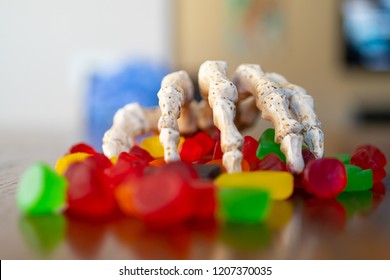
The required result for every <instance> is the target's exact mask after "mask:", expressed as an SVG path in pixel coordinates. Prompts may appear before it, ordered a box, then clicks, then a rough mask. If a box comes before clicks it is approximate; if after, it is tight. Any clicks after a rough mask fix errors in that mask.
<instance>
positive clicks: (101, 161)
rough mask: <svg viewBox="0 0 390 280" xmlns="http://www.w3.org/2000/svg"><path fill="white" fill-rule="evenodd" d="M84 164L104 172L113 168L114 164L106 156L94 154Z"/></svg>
mask: <svg viewBox="0 0 390 280" xmlns="http://www.w3.org/2000/svg"><path fill="white" fill-rule="evenodd" d="M84 162H85V163H86V164H89V165H91V166H92V167H96V168H99V169H102V170H104V169H106V168H110V167H111V166H112V162H111V161H110V160H109V159H108V158H107V157H106V156H105V155H104V154H94V155H92V156H90V157H87V158H86V159H85V160H84Z"/></svg>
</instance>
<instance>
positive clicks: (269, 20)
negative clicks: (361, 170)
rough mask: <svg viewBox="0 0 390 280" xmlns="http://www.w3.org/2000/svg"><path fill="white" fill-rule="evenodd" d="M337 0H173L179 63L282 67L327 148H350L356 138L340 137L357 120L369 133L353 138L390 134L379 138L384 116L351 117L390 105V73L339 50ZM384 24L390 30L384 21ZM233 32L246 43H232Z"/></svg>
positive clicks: (350, 131)
mask: <svg viewBox="0 0 390 280" xmlns="http://www.w3.org/2000/svg"><path fill="white" fill-rule="evenodd" d="M342 2H343V1H339V0H329V1H310V0H294V1H289V0H279V1H277V0H270V1H268V0H260V1H245V0H243V1H239V0H238V1H235V0H215V1H207V0H198V1H192V0H181V1H180V0H179V1H177V2H176V3H177V8H178V11H177V13H176V15H177V21H176V23H177V24H176V32H177V33H176V34H177V50H178V56H177V63H178V66H179V67H180V68H183V69H188V70H189V71H191V72H192V73H196V71H197V67H198V65H200V64H201V63H202V62H203V61H204V60H206V59H209V58H213V59H224V60H227V61H228V62H229V63H230V72H231V73H232V72H233V71H234V70H235V68H236V67H237V66H238V65H239V64H240V63H256V64H260V65H262V67H263V68H264V69H265V70H266V71H270V72H278V73H281V74H282V75H284V76H285V77H287V79H288V80H290V81H291V82H293V83H296V84H298V85H301V86H302V87H304V88H306V89H307V90H308V92H309V94H311V95H312V96H313V97H314V100H315V107H316V111H317V113H318V115H319V117H320V119H321V121H322V123H323V128H324V131H325V133H326V134H325V135H329V136H330V137H326V142H327V144H329V145H328V146H331V150H332V151H339V150H345V149H351V147H349V145H355V144H356V143H351V141H350V140H349V142H345V143H343V140H344V138H345V139H346V138H350V137H349V136H348V135H349V134H353V133H358V135H361V134H362V133H361V132H360V128H361V126H364V128H363V129H364V131H366V132H367V133H364V134H373V135H374V139H371V138H370V137H368V138H365V139H361V138H360V139H356V141H357V142H358V141H363V142H364V141H374V142H375V141H378V143H379V142H380V144H384V143H385V142H390V141H388V140H386V139H388V138H387V137H388V133H387V134H386V136H383V137H384V138H383V139H382V140H379V139H378V137H381V136H378V134H379V133H378V131H384V132H386V131H387V132H389V126H388V125H386V124H385V125H383V122H381V123H380V124H377V123H372V124H370V125H368V126H367V125H365V124H364V125H363V124H361V125H360V124H359V123H357V122H356V115H358V114H359V112H360V110H366V109H367V110H369V111H370V112H371V111H374V112H375V111H380V112H387V113H389V112H390V74H389V72H381V73H378V72H376V73H373V72H370V71H367V70H364V69H360V68H357V67H356V68H353V67H350V68H348V66H347V65H346V63H345V61H344V57H343V54H344V53H343V52H344V48H343V47H344V46H343V40H342V17H341V12H342ZM372 2H375V1H372ZM384 2H386V1H384ZM388 2H389V1H387V3H388ZM234 9H235V10H236V13H234V12H232V10H234ZM240 9H241V10H243V11H242V12H241V13H242V14H240ZM383 24H386V23H385V22H383ZM384 28H385V29H387V30H390V25H387V27H384ZM267 29H268V30H269V31H268V32H267V31H266V30H267ZM229 32H230V33H229ZM361 32H364V30H361ZM237 34H241V35H237ZM255 34H256V35H255ZM256 36H257V37H260V38H259V39H257V41H256V40H255V39H253V37H256ZM261 37H262V38H263V40H262V39H261ZM389 39H390V38H389ZM234 40H235V41H236V42H237V41H241V42H244V43H242V44H241V45H239V44H237V43H236V45H234ZM232 41H233V42H232ZM388 44H390V41H389V42H388ZM237 45H238V46H237ZM263 125H269V124H262V123H261V122H260V123H258V129H257V130H255V131H251V134H255V135H259V130H261V129H262V127H263ZM381 135H384V134H381ZM359 137H360V136H359ZM359 137H358V136H357V137H356V138H359ZM364 137H367V135H364ZM333 142H335V143H333ZM350 143H351V144H350ZM360 143H361V142H360Z"/></svg>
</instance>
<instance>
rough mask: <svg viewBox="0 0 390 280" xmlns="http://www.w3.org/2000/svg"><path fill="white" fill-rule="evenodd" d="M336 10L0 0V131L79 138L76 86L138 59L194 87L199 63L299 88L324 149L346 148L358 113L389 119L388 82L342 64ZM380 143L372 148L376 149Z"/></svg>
mask: <svg viewBox="0 0 390 280" xmlns="http://www.w3.org/2000/svg"><path fill="white" fill-rule="evenodd" d="M381 2H387V3H388V2H389V1H386V0H382V1H381ZM341 4H342V1H338V0H328V1H311V0H294V1H289V0H213V1H207V0H142V1H136V0H111V1H109V0H96V1H93V0H83V1H76V0H68V1H49V0H36V1H32V0H1V1H0V98H1V99H0V127H1V130H2V131H5V129H9V128H11V129H15V128H16V129H19V128H24V129H25V128H26V127H27V128H32V129H34V128H35V127H43V128H44V129H58V128H59V127H60V128H61V129H64V128H69V129H70V130H72V129H75V128H78V129H79V130H80V124H81V123H82V115H83V111H84V110H85V108H86V105H85V104H84V103H83V102H85V99H83V98H84V96H83V95H84V94H85V91H86V89H85V86H86V83H87V82H86V81H87V77H88V74H90V73H91V72H93V71H94V69H109V68H110V67H111V66H112V65H115V64H116V65H117V64H118V62H120V61H125V60H131V59H135V58H137V59H138V58H140V57H143V58H147V59H149V60H151V61H155V62H158V63H160V62H164V63H167V64H168V65H170V66H172V68H173V69H184V70H187V71H189V72H190V74H191V76H192V77H193V78H194V80H195V79H196V75H197V70H198V67H199V65H200V64H201V63H202V62H203V61H205V60H207V59H213V60H214V59H222V60H226V61H228V62H229V64H230V73H231V74H232V73H233V71H234V69H235V68H236V67H237V66H238V65H239V64H240V63H257V64H261V65H262V66H263V67H264V69H265V70H266V71H273V72H278V73H281V74H283V75H285V76H286V77H287V78H288V79H289V80H290V81H292V82H294V83H296V84H298V85H301V86H303V87H305V88H306V89H307V90H308V92H309V93H310V94H311V95H312V96H313V97H314V100H315V106H316V110H317V112H318V115H319V117H320V119H321V120H322V123H323V126H324V130H325V133H326V134H327V135H331V136H330V137H327V138H326V140H327V141H328V144H330V146H332V142H337V146H336V145H333V147H335V148H334V149H333V148H332V149H333V150H335V151H336V150H342V149H345V148H348V147H349V145H352V144H353V143H352V144H351V143H350V142H347V143H343V139H345V137H347V136H348V134H351V133H355V132H356V131H360V127H361V126H360V125H359V124H357V123H356V118H355V115H356V113H357V112H359V110H362V109H365V108H373V109H372V110H373V111H376V110H381V111H385V112H389V108H390V105H389V104H390V74H389V72H380V73H377V72H375V73H374V72H370V71H367V70H363V69H360V68H356V67H349V68H348V67H347V66H346V65H345V61H344V59H343V52H344V50H343V42H342V18H341ZM387 28H389V27H387ZM264 125H266V126H269V124H264V122H259V123H258V126H257V128H255V129H254V130H252V131H251V132H250V133H251V134H254V135H256V136H258V135H259V133H260V130H261V129H262V127H263V126H264ZM370 127H374V129H373V130H370V129H371V128H370ZM370 127H369V128H367V126H365V128H364V129H366V130H364V131H366V132H365V133H363V134H361V135H371V134H375V135H377V134H378V131H380V132H383V131H389V129H388V128H389V127H388V124H383V123H382V124H379V125H376V124H373V125H370ZM367 129H368V130H367ZM81 130H82V128H81ZM0 133H1V132H0ZM381 135H384V134H381ZM387 135H388V134H386V137H387ZM386 137H385V136H383V139H382V138H381V139H382V140H380V141H379V140H378V141H379V142H381V143H382V142H383V143H385V142H386V139H387V138H386ZM376 139H378V138H376ZM356 141H357V142H358V143H361V142H362V141H365V139H362V138H360V139H356ZM366 141H372V139H369V138H367V140H366ZM375 141H376V140H375ZM375 141H374V142H375Z"/></svg>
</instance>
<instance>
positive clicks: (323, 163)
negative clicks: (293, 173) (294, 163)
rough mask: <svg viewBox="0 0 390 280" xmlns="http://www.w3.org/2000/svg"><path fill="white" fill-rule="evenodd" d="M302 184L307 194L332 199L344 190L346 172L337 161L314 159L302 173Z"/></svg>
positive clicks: (332, 159)
mask: <svg viewBox="0 0 390 280" xmlns="http://www.w3.org/2000/svg"><path fill="white" fill-rule="evenodd" d="M303 183H304V186H305V189H306V191H307V192H308V193H311V194H314V195H315V196H317V197H320V198H332V197H335V196H336V195H338V194H339V193H341V192H342V191H343V190H344V189H345V187H346V185H347V172H346V170H345V167H344V164H343V163H342V162H341V161H340V160H338V159H334V158H321V159H316V160H313V161H311V162H309V163H308V165H307V166H306V168H305V170H304V171H303Z"/></svg>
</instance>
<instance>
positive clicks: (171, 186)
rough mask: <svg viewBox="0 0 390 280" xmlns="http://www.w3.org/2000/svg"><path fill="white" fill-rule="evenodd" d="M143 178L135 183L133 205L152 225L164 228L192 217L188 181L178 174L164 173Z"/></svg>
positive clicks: (173, 172)
mask: <svg viewBox="0 0 390 280" xmlns="http://www.w3.org/2000/svg"><path fill="white" fill-rule="evenodd" d="M159 173H160V172H157V173H153V174H150V175H148V176H144V177H142V178H140V179H139V180H136V182H135V191H134V196H133V206H134V209H135V210H136V212H137V213H138V215H140V216H141V218H142V219H143V220H144V221H145V222H146V223H147V224H150V225H153V226H158V227H165V226H170V225H172V224H176V223H180V222H183V221H185V220H187V219H189V218H190V217H191V214H192V191H191V187H190V185H189V181H188V180H187V178H185V177H184V176H183V175H182V174H180V173H179V172H175V171H173V170H169V169H168V170H165V171H164V173H163V174H159Z"/></svg>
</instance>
